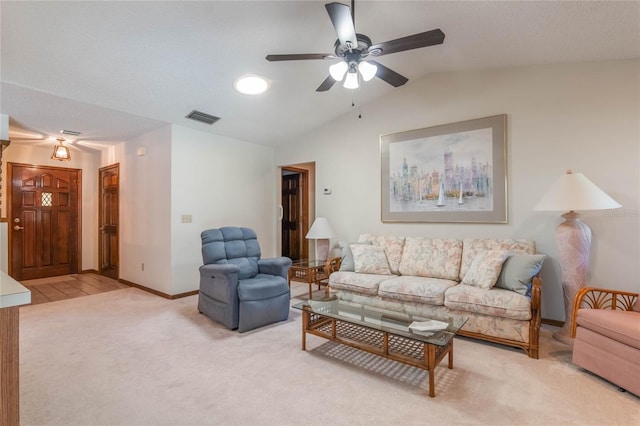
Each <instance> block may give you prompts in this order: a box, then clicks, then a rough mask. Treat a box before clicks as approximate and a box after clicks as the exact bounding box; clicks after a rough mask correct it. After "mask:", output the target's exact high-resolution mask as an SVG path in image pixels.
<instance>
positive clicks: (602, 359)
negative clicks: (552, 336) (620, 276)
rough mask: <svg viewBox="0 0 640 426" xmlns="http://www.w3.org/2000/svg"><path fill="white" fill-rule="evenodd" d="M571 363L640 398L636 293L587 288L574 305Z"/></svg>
mask: <svg viewBox="0 0 640 426" xmlns="http://www.w3.org/2000/svg"><path fill="white" fill-rule="evenodd" d="M571 336H572V337H575V341H574V344H573V358H572V362H573V363H574V364H576V365H578V366H580V367H582V368H584V369H586V370H589V371H591V372H592V373H594V374H597V375H598V376H600V377H602V378H604V379H606V380H608V381H610V382H612V383H614V384H616V385H618V386H619V387H621V388H622V389H624V390H627V391H629V392H631V393H633V394H635V395H638V396H640V300H639V299H638V294H637V293H631V292H626V291H618V290H609V289H603V288H593V287H586V288H583V289H582V290H580V291H579V292H578V293H577V294H576V297H575V300H574V304H573V316H572V318H571Z"/></svg>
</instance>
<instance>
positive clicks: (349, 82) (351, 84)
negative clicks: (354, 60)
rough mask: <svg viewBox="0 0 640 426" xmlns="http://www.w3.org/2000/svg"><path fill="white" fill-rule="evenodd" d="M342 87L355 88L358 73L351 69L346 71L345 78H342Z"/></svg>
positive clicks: (356, 86)
mask: <svg viewBox="0 0 640 426" xmlns="http://www.w3.org/2000/svg"><path fill="white" fill-rule="evenodd" d="M343 86H344V88H346V89H357V88H358V87H359V85H358V73H357V72H355V71H353V72H351V71H349V72H348V73H347V78H345V79H344V84H343Z"/></svg>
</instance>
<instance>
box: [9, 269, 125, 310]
mask: <svg viewBox="0 0 640 426" xmlns="http://www.w3.org/2000/svg"><path fill="white" fill-rule="evenodd" d="M21 284H22V285H23V286H25V287H27V288H28V289H29V290H31V304H32V305H37V304H40V303H47V302H54V301H56V300H65V299H73V298H74V297H82V296H88V295H90V294H98V293H104V292H107V291H113V290H118V289H121V288H127V287H129V286H128V285H126V284H122V283H121V282H119V281H117V280H114V279H111V278H109V277H105V276H102V275H99V274H93V273H88V274H73V275H61V276H58V277H50V278H39V279H36V280H26V281H21Z"/></svg>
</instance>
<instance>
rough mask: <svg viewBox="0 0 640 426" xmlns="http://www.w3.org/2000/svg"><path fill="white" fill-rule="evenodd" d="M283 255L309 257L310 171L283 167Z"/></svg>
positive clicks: (299, 257) (298, 258) (300, 258)
mask: <svg viewBox="0 0 640 426" xmlns="http://www.w3.org/2000/svg"><path fill="white" fill-rule="evenodd" d="M281 189H282V195H281V205H282V218H281V226H282V228H281V229H282V256H286V257H289V258H291V260H293V261H294V262H295V261H297V260H302V259H308V257H309V245H308V243H307V240H306V239H305V235H306V234H307V231H308V229H309V171H308V170H305V169H301V168H296V167H282V183H281Z"/></svg>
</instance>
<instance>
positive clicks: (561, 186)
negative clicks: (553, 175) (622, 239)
mask: <svg viewBox="0 0 640 426" xmlns="http://www.w3.org/2000/svg"><path fill="white" fill-rule="evenodd" d="M619 207H622V205H620V204H619V203H618V202H616V201H615V200H614V199H613V198H611V197H609V196H608V195H607V194H606V193H605V192H604V191H603V190H601V189H600V188H598V187H597V186H596V185H595V184H594V183H593V182H591V181H590V180H589V179H587V178H586V177H585V176H584V175H583V174H582V173H572V172H571V170H567V173H566V174H564V175H562V176H560V177H558V179H557V180H556V181H555V182H554V183H553V185H551V187H550V188H549V189H548V190H547V193H546V194H545V195H544V197H542V199H541V200H540V201H539V202H538V204H536V206H535V207H534V208H533V209H534V210H537V211H554V212H555V211H572V210H606V209H617V208H619Z"/></svg>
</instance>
